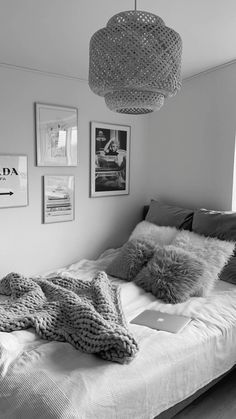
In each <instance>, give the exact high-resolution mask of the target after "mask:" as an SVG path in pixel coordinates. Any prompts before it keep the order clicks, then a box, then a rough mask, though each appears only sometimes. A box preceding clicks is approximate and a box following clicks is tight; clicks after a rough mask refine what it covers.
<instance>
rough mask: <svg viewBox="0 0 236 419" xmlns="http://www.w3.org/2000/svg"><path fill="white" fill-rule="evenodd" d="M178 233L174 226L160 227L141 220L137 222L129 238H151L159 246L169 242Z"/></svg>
mask: <svg viewBox="0 0 236 419" xmlns="http://www.w3.org/2000/svg"><path fill="white" fill-rule="evenodd" d="M177 233H178V230H177V228H175V227H160V226H157V225H155V224H152V223H149V222H148V221H141V222H140V223H138V224H137V225H136V227H135V229H134V230H133V232H132V234H131V235H130V238H129V240H132V239H142V240H145V239H148V240H153V241H154V242H155V243H156V244H159V245H161V246H163V245H166V244H170V243H171V242H172V241H173V239H174V238H175V237H176V235H177Z"/></svg>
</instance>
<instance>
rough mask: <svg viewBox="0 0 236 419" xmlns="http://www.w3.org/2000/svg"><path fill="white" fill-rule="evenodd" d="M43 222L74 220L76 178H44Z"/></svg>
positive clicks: (64, 176)
mask: <svg viewBox="0 0 236 419" xmlns="http://www.w3.org/2000/svg"><path fill="white" fill-rule="evenodd" d="M43 191H44V200H43V222H44V223H45V224H47V223H58V222H62V221H72V220H74V176H71V175H62V176H59V175H54V176H44V177H43Z"/></svg>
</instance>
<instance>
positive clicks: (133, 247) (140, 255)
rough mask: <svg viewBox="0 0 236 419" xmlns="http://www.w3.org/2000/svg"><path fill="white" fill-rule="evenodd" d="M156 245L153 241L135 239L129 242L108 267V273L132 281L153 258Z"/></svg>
mask: <svg viewBox="0 0 236 419" xmlns="http://www.w3.org/2000/svg"><path fill="white" fill-rule="evenodd" d="M154 248H155V243H154V242H153V241H152V240H142V239H133V240H129V241H127V242H126V243H125V244H124V246H123V247H122V248H121V251H120V252H119V254H118V255H117V256H116V257H115V259H113V261H112V262H111V263H110V264H109V265H108V267H107V269H106V273H107V274H108V275H112V276H116V277H117V278H121V279H126V280H127V281H132V280H133V279H134V278H135V276H136V275H137V273H138V272H139V271H140V269H142V267H143V265H144V264H145V263H147V261H148V260H149V259H150V258H151V257H152V255H153V253H154Z"/></svg>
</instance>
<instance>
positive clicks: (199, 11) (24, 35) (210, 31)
mask: <svg viewBox="0 0 236 419" xmlns="http://www.w3.org/2000/svg"><path fill="white" fill-rule="evenodd" d="M137 8H138V9H140V10H146V11H148V12H151V13H154V14H157V15H158V16H160V17H161V18H162V19H163V20H164V21H165V23H166V25H167V26H169V27H171V28H173V29H175V30H176V31H177V32H179V34H180V35H181V37H182V40H183V60H182V76H183V78H187V77H190V76H192V75H195V74H197V73H199V72H202V71H205V70H208V69H210V68H213V67H216V66H219V65H221V64H224V63H227V62H230V61H234V60H235V59H236V1H235V0H226V1H223V0H137ZM132 9H134V0H0V64H2V65H10V66H18V67H25V68H31V69H35V70H39V71H45V72H50V73H57V74H61V75H65V76H69V77H75V78H79V79H87V78H88V51H89V40H90V38H91V35H92V34H93V33H94V32H95V31H96V30H98V29H100V28H101V27H104V26H105V25H106V23H107V21H108V19H109V18H110V17H111V16H112V15H114V14H116V13H118V12H120V11H125V10H132Z"/></svg>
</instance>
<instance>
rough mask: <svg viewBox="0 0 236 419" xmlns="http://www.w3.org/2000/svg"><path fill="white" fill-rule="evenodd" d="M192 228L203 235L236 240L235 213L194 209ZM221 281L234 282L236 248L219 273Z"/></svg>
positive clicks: (235, 281)
mask: <svg viewBox="0 0 236 419" xmlns="http://www.w3.org/2000/svg"><path fill="white" fill-rule="evenodd" d="M192 229H193V231H194V232H196V233H198V234H203V235H204V236H209V237H217V238H218V239H221V240H233V241H236V213H235V212H231V211H213V210H207V209H203V208H202V209H198V210H195V211H194V216H193V226H192ZM220 279H221V280H222V281H226V282H231V283H233V284H236V249H235V250H234V255H233V256H232V257H231V258H230V259H229V261H228V264H227V265H226V266H225V267H224V269H223V270H222V272H221V274H220Z"/></svg>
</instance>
